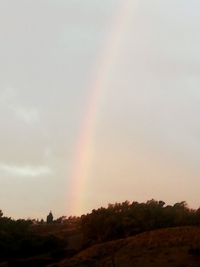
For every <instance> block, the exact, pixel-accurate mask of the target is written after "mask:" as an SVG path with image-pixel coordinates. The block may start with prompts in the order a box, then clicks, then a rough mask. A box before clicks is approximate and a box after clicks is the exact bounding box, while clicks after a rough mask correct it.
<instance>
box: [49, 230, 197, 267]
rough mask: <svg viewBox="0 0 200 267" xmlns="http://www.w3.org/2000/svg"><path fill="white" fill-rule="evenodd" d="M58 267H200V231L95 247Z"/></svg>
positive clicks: (144, 235)
mask: <svg viewBox="0 0 200 267" xmlns="http://www.w3.org/2000/svg"><path fill="white" fill-rule="evenodd" d="M51 266H53V265H51ZM54 266H55V265H54ZM56 266H58V267H72V266H73V267H90V266H91V267H100V266H103V267H131V266H135V267H168V266H170V267H186V266H187V267H188V266H193V267H200V228H199V227H179V228H168V229H160V230H155V231H151V232H146V233H142V234H139V235H137V236H133V237H129V238H126V239H121V240H117V241H112V242H107V243H104V244H99V245H95V246H93V247H91V248H88V249H86V250H84V251H82V252H80V253H79V254H78V255H76V256H74V257H73V258H71V259H70V260H65V261H62V262H61V263H60V264H58V265H56Z"/></svg>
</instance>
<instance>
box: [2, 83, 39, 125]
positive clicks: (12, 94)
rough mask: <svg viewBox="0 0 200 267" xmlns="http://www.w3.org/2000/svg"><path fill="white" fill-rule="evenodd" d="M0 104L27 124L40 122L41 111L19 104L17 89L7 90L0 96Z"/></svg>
mask: <svg viewBox="0 0 200 267" xmlns="http://www.w3.org/2000/svg"><path fill="white" fill-rule="evenodd" d="M0 102H1V103H2V104H4V105H5V106H6V107H7V108H8V109H9V110H10V111H12V112H13V113H14V115H15V117H16V118H18V119H20V120H21V121H23V122H24V123H26V124H35V123H37V122H39V120H40V114H39V110H38V109H37V108H36V107H33V106H30V107H27V106H25V105H22V104H20V103H19V100H18V94H17V89H15V88H6V89H5V90H4V91H3V92H2V93H1V94H0Z"/></svg>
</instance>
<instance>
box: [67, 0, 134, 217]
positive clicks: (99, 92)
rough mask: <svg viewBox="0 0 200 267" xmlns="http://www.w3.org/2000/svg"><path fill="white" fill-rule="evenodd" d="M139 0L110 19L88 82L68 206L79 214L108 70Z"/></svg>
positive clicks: (124, 5)
mask: <svg viewBox="0 0 200 267" xmlns="http://www.w3.org/2000/svg"><path fill="white" fill-rule="evenodd" d="M136 4H138V1H136V0H122V1H121V3H120V5H119V10H118V12H117V14H116V15H115V18H114V20H113V22H112V23H111V25H112V27H111V29H112V30H111V32H110V35H109V38H108V40H107V41H106V43H105V48H104V49H103V51H102V53H100V56H99V60H97V62H96V65H97V67H96V68H95V73H94V75H92V77H94V78H93V79H92V82H91V84H90V86H89V88H90V90H89V91H90V96H89V99H88V105H87V110H86V113H85V117H84V120H83V122H82V127H81V131H80V137H79V139H78V142H77V144H76V152H75V157H74V161H73V167H72V174H71V178H70V181H71V183H72V187H71V188H70V191H71V198H70V199H71V203H72V204H71V207H68V209H69V210H70V212H71V214H73V215H75V214H76V215H80V214H82V213H83V210H84V203H83V199H84V198H83V197H84V192H85V187H86V184H87V178H88V176H89V174H90V166H91V162H92V150H93V147H92V141H93V137H94V134H95V129H96V124H97V117H98V110H99V108H100V106H101V101H102V96H103V95H104V91H105V88H106V87H107V85H108V81H109V74H110V72H111V70H112V68H113V67H114V66H115V63H116V59H117V57H118V55H119V54H120V48H121V43H122V40H123V33H124V31H125V29H127V27H128V26H129V25H130V22H131V18H132V14H133V10H135V7H136Z"/></svg>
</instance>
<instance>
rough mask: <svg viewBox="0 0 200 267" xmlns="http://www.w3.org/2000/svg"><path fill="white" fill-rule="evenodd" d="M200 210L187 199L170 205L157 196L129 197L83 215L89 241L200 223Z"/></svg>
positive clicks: (82, 225) (82, 219)
mask: <svg viewBox="0 0 200 267" xmlns="http://www.w3.org/2000/svg"><path fill="white" fill-rule="evenodd" d="M199 224H200V210H199V209H198V210H192V209H189V208H188V207H187V204H186V202H184V201H183V202H179V203H176V204H174V205H173V206H170V205H168V206H166V205H165V203H164V202H163V201H156V200H154V199H152V200H149V201H147V202H146V203H138V202H132V203H129V202H128V201H126V202H123V203H116V204H109V205H108V207H107V208H100V209H97V210H93V211H92V213H90V214H87V215H83V216H82V217H81V227H82V231H83V233H84V240H85V244H92V243H98V242H104V241H109V240H113V239H118V238H124V237H128V236H131V235H135V234H138V233H141V232H144V231H148V230H153V229H159V228H166V227H174V226H184V225H199Z"/></svg>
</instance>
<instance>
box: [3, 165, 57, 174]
mask: <svg viewBox="0 0 200 267" xmlns="http://www.w3.org/2000/svg"><path fill="white" fill-rule="evenodd" d="M0 172H1V173H2V174H6V175H9V176H17V177H39V176H46V175H50V174H52V170H51V169H50V168H49V167H48V166H45V165H44V166H43V165H41V166H30V165H24V166H19V165H10V164H6V163H0Z"/></svg>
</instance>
